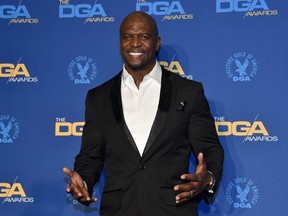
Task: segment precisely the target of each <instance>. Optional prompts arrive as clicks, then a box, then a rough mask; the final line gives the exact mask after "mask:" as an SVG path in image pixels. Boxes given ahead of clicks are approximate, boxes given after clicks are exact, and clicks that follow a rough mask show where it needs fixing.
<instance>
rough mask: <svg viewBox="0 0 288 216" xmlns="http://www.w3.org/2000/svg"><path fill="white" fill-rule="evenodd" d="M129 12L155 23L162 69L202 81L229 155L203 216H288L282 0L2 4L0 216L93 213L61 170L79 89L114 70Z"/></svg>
mask: <svg viewBox="0 0 288 216" xmlns="http://www.w3.org/2000/svg"><path fill="white" fill-rule="evenodd" d="M135 10H142V11H145V12H147V13H150V14H152V15H153V17H154V18H155V19H156V21H157V23H158V25H159V31H160V35H161V38H162V47H161V50H160V54H159V61H161V64H162V65H163V66H165V67H167V68H169V69H170V70H172V71H173V72H175V73H179V74H180V75H181V76H185V77H186V78H188V79H194V80H197V81H201V82H202V83H203V85H204V88H205V92H206V96H207V98H208V100H209V104H210V106H211V112H212V114H213V116H214V118H215V124H216V126H217V130H218V133H219V136H220V140H221V142H222V145H223V147H224V149H225V152H226V157H225V162H224V173H223V178H222V181H221V185H220V188H219V190H218V193H217V198H216V200H215V202H214V203H213V204H211V205H207V204H206V203H205V202H201V203H200V204H199V212H200V216H204V215H213V216H218V215H219V216H223V215H233V216H238V215H239V216H240V215H241V216H250V215H253V216H254V215H263V216H271V215H273V216H274V215H287V213H288V210H287V205H286V202H285V199H287V195H288V192H287V189H286V188H287V180H288V178H287V177H288V175H287V172H286V171H285V170H286V169H285V167H284V165H285V164H287V163H288V157H287V153H288V151H287V149H288V148H287V141H288V139H287V131H288V130H287V129H288V128H287V110H288V102H287V101H288V100H287V99H288V98H287V92H288V87H287V68H288V61H287V57H288V49H287V48H288V40H287V38H288V2H287V1H286V0H277V1H275V0H201V1H200V0H190V1H188V0H181V1H171V0H170V1H168V0H167V1H152V0H142V1H140V0H138V1H135V0H134V1H132V0H131V1H130V0H127V1H112V0H105V1H104V0H98V1H97V0H96V1H95V0H81V1H80V0H60V1H56V0H54V1H41V2H40V1H36V0H30V1H28V0H0V32H1V33H0V92H1V98H0V152H1V156H0V170H1V172H0V214H1V215H11V216H14V215H17V216H18V215H19V216H20V215H23V216H24V215H25V216H26V215H45V216H46V215H47V216H52V215H53V216H55V215H59V216H62V215H63V216H66V215H67V216H68V215H69V216H70V215H75V216H77V215H99V214H98V212H99V203H98V202H97V203H94V204H93V205H91V206H90V207H84V206H82V205H80V204H79V203H77V202H75V201H73V200H72V198H71V196H69V195H67V194H66V192H65V187H66V185H67V184H68V179H67V178H66V176H65V175H64V174H63V173H62V168H63V167H64V166H67V167H70V168H72V167H73V161H74V157H75V155H76V154H77V152H78V151H79V148H80V139H81V130H82V125H83V120H84V100H85V96H86V92H87V90H88V89H90V88H93V87H95V86H97V85H99V84H101V83H103V82H104V81H106V80H108V79H109V78H111V77H113V76H114V75H115V74H116V73H118V72H119V71H120V70H121V68H122V60H121V57H120V54H119V39H118V35H119V34H118V28H119V24H120V22H121V20H122V19H123V18H124V17H125V16H126V15H127V14H128V13H129V12H132V11H135ZM81 75H82V76H81ZM167 127H168V126H167ZM194 164H195V159H194V158H191V168H190V169H191V172H193V171H194ZM103 182H104V177H103V176H102V177H101V179H100V182H99V185H98V187H95V195H96V196H97V197H99V198H100V199H101V196H100V195H99V194H101V191H102V187H103ZM285 205H286V206H285Z"/></svg>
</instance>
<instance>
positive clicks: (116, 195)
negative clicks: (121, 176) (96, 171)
mask: <svg viewBox="0 0 288 216" xmlns="http://www.w3.org/2000/svg"><path fill="white" fill-rule="evenodd" d="M122 195H123V190H122V188H118V189H112V190H106V191H104V192H103V194H102V199H101V205H100V213H106V212H110V211H116V210H119V209H120V207H121V200H122Z"/></svg>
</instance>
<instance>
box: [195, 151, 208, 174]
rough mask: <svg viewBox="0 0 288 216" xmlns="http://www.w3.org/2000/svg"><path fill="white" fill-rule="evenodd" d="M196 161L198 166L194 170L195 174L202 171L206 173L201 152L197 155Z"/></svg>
mask: <svg viewBox="0 0 288 216" xmlns="http://www.w3.org/2000/svg"><path fill="white" fill-rule="evenodd" d="M197 159H198V165H197V168H196V173H199V172H203V171H205V172H206V162H205V159H204V156H203V153H202V152H200V153H199V154H198V156H197Z"/></svg>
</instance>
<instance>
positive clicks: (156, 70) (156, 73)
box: [122, 61, 162, 84]
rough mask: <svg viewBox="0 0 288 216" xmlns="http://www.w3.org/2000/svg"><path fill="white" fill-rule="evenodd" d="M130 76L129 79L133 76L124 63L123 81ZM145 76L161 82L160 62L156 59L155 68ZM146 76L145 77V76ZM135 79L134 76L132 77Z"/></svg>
mask: <svg viewBox="0 0 288 216" xmlns="http://www.w3.org/2000/svg"><path fill="white" fill-rule="evenodd" d="M128 77H130V78H129V79H131V78H132V76H131V75H130V74H129V73H128V71H127V70H126V68H125V64H123V72H122V79H123V81H124V82H125V81H127V79H128ZM145 77H147V78H151V79H153V80H154V81H156V82H157V83H159V84H161V77H162V69H161V66H160V64H159V62H158V61H156V64H155V66H154V67H153V69H152V70H151V71H150V73H148V74H147V75H145ZM145 77H144V78H145ZM132 79H133V78H132Z"/></svg>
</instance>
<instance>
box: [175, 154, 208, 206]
mask: <svg viewBox="0 0 288 216" xmlns="http://www.w3.org/2000/svg"><path fill="white" fill-rule="evenodd" d="M197 159H198V165H197V167H196V172H195V174H183V175H181V180H186V181H187V183H185V184H180V185H176V186H175V187H174V190H175V191H179V192H181V193H179V194H178V195H177V196H176V198H175V199H176V203H181V202H185V201H187V200H189V199H191V198H193V197H195V196H196V195H197V194H199V193H201V192H202V191H204V190H206V189H208V188H209V183H210V181H211V178H212V176H211V175H210V174H209V173H208V172H207V168H206V162H205V160H204V157H203V153H201V152H200V153H199V154H198V157H197Z"/></svg>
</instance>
